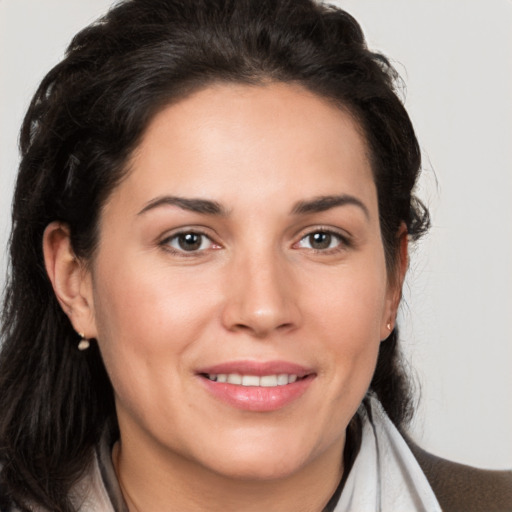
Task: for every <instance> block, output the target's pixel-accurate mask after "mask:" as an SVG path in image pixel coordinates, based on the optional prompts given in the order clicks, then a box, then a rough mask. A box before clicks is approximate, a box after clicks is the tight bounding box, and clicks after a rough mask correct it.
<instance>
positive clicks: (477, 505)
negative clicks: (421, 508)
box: [408, 441, 512, 512]
mask: <svg viewBox="0 0 512 512" xmlns="http://www.w3.org/2000/svg"><path fill="white" fill-rule="evenodd" d="M408 444H409V447H410V448H411V451H412V452H413V454H414V456H415V457H416V459H417V461H418V463H419V465H420V466H421V469H422V470H423V472H424V473H425V475H426V477H427V479H428V481H429V483H430V485H431V486H432V489H433V490H434V493H435V495H436V497H437V499H438V501H439V504H440V505H441V508H442V509H443V512H512V471H490V470H484V469H476V468H473V467H470V466H465V465H464V464H458V463H456V462H450V461H448V460H445V459H442V458H440V457H436V456H435V455H432V454H430V453H427V452H426V451H424V450H422V449H421V448H420V447H419V446H417V445H416V444H414V443H413V442H411V441H408Z"/></svg>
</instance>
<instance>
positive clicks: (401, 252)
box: [381, 223, 409, 340]
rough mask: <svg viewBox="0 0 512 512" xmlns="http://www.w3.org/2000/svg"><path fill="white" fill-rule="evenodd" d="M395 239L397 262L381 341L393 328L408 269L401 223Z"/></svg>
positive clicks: (391, 282)
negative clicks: (396, 240)
mask: <svg viewBox="0 0 512 512" xmlns="http://www.w3.org/2000/svg"><path fill="white" fill-rule="evenodd" d="M397 237H398V239H399V246H398V261H397V263H396V271H395V275H394V276H393V277H392V279H391V281H390V283H389V285H390V294H389V297H388V306H387V312H386V314H385V317H384V318H383V326H382V328H381V331H382V332H381V340H385V339H387V338H388V336H389V335H390V334H391V332H392V331H393V329H394V328H395V323H396V315H397V313H398V307H399V305H400V300H401V298H402V287H403V284H404V280H405V274H406V273H407V268H408V267H409V239H408V233H407V228H406V226H405V224H403V223H402V225H401V227H400V230H399V231H398V234H397Z"/></svg>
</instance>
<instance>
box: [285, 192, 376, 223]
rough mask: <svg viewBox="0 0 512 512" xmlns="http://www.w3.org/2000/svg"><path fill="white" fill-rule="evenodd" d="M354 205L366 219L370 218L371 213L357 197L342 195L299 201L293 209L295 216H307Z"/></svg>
mask: <svg viewBox="0 0 512 512" xmlns="http://www.w3.org/2000/svg"><path fill="white" fill-rule="evenodd" d="M346 205H354V206H357V207H359V208H360V209H361V210H362V211H363V213H364V214H365V216H366V218H368V219H369V218H370V212H369V211H368V208H367V207H366V205H365V204H364V203H363V202H362V201H361V200H360V199H358V198H357V197H354V196H351V195H348V194H342V195H333V196H319V197H315V198H313V199H310V200H307V201H299V202H298V203H296V204H295V206H294V207H293V209H292V213H293V214H295V215H305V214H308V213H320V212H325V211H327V210H330V209H331V208H336V207H338V206H346Z"/></svg>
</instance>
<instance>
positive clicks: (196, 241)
mask: <svg viewBox="0 0 512 512" xmlns="http://www.w3.org/2000/svg"><path fill="white" fill-rule="evenodd" d="M202 238H203V235H199V234H197V233H185V234H184V235H179V236H178V245H179V247H180V249H183V250H184V251H197V250H198V249H200V248H201V242H202Z"/></svg>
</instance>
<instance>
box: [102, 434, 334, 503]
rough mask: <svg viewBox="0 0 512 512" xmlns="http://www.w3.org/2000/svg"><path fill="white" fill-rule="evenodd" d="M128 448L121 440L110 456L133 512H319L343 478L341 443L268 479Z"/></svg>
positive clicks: (159, 452) (149, 451)
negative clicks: (288, 472)
mask: <svg viewBox="0 0 512 512" xmlns="http://www.w3.org/2000/svg"><path fill="white" fill-rule="evenodd" d="M130 446H131V445H130V444H128V445H124V444H123V443H122V437H121V441H120V442H118V443H116V445H115V446H114V450H113V452H112V459H113V462H114V467H115V470H116V474H117V476H118V479H119V484H120V487H121V490H122V493H123V496H124V498H125V501H126V503H127V505H128V508H129V510H130V512H139V511H140V512H141V511H144V512H156V511H161V510H166V511H168V512H192V511H193V512H229V511H233V512H234V511H239V510H244V512H261V510H265V511H266V512H292V511H293V512H321V511H322V510H324V507H325V506H326V504H327V503H328V502H329V499H330V498H331V496H332V495H333V493H334V492H335V490H336V488H337V486H338V484H339V482H340V479H341V477H342V474H343V467H342V452H343V443H338V445H336V446H332V447H331V448H330V449H329V450H326V452H325V453H323V454H321V455H320V456H319V457H317V458H316V459H315V460H313V461H312V462H310V463H309V464H308V465H307V466H305V467H303V468H300V469H299V470H297V471H296V472H295V473H293V474H291V475H287V476H285V477H280V478H277V479H266V480H256V479H255V480H252V479H249V478H243V479H237V478H232V477H227V476H225V475H220V474H218V473H215V472H213V471H210V470H209V469H207V468H204V467H203V466H200V465H198V464H196V463H195V462H193V461H190V460H188V459H185V458H183V457H180V456H178V455H176V454H173V455H172V456H168V455H167V454H165V455H162V450H161V449H159V450H156V451H155V452H153V450H151V449H150V450H145V451H144V453H141V451H140V449H137V450H133V451H132V450H130ZM138 448H140V444H139V446H138Z"/></svg>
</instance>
